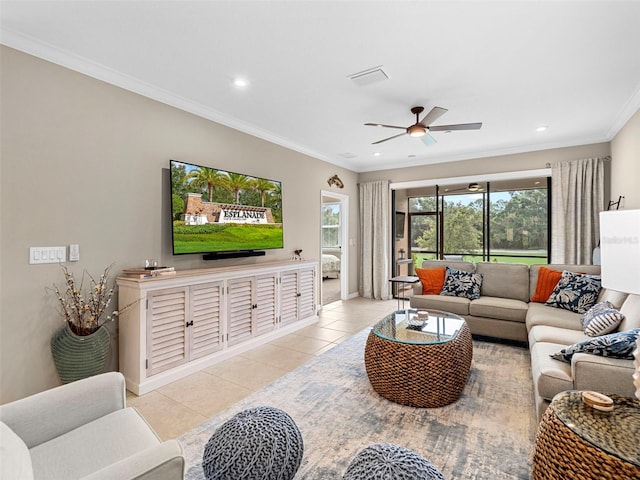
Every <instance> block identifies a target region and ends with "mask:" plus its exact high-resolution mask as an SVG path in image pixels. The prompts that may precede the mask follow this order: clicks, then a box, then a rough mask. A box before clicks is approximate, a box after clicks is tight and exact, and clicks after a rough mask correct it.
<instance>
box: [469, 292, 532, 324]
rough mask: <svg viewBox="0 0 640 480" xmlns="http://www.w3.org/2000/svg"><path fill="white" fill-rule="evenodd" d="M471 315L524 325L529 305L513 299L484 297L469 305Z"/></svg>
mask: <svg viewBox="0 0 640 480" xmlns="http://www.w3.org/2000/svg"><path fill="white" fill-rule="evenodd" d="M469 314H471V315H473V316H474V317H487V318H497V319H499V320H512V321H514V322H522V323H524V320H525V318H526V317H527V304H526V303H525V302H523V301H521V300H514V299H512V298H499V297H485V296H482V297H480V298H478V299H477V300H474V301H473V302H471V303H470V304H469Z"/></svg>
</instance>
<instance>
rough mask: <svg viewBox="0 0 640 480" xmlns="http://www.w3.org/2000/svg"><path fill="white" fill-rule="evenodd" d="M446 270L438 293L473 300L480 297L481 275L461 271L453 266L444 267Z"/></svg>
mask: <svg viewBox="0 0 640 480" xmlns="http://www.w3.org/2000/svg"><path fill="white" fill-rule="evenodd" d="M446 268H447V272H446V276H445V279H444V286H443V287H442V291H441V292H440V295H449V296H452V297H464V298H468V299H469V300H474V299H476V298H479V297H480V288H481V286H482V275H481V274H478V273H469V272H463V271H462V270H456V269H455V268H451V267H446Z"/></svg>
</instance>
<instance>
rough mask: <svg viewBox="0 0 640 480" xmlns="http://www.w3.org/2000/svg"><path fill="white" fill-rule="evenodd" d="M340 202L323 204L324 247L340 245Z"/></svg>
mask: <svg viewBox="0 0 640 480" xmlns="http://www.w3.org/2000/svg"><path fill="white" fill-rule="evenodd" d="M340 224H341V222H340V203H323V204H322V248H339V247H340V238H341V231H340Z"/></svg>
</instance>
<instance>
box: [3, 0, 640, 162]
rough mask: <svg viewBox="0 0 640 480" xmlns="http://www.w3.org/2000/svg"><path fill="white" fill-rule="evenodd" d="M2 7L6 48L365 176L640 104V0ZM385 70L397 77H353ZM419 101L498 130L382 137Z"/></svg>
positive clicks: (543, 144)
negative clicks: (365, 80)
mask: <svg viewBox="0 0 640 480" xmlns="http://www.w3.org/2000/svg"><path fill="white" fill-rule="evenodd" d="M0 15H1V20H2V23H1V26H2V35H1V37H0V38H1V41H2V43H4V44H5V45H8V46H11V47H13V48H17V49H19V50H23V51H25V52H27V53H31V54H33V55H36V56H39V57H42V58H45V59H47V60H50V61H53V62H55V63H59V64H61V65H65V66H67V67H70V68H72V69H75V70H78V71H80V72H84V73H86V74H89V75H92V76H94V77H96V78H99V79H102V80H105V81H108V82H111V83H113V84H116V85H119V86H122V87H124V88H127V89H129V90H132V91H135V92H138V93H141V94H143V95H146V96H149V97H151V98H155V99H157V100H160V101H163V102H165V103H167V104H170V105H174V106H176V107H179V108H182V109H184V110H187V111H190V112H193V113H195V114H198V115H201V116H203V117H206V118H209V119H211V120H214V121H216V122H219V123H222V124H225V125H229V126H231V127H233V128H237V129H239V130H242V131H246V132H248V133H250V134H253V135H256V136H258V137H261V138H265V139H267V140H270V141H272V142H275V143H278V144H280V145H284V146H286V147H289V148H292V149H294V150H297V151H299V152H302V153H305V154H308V155H311V156H313V157H316V158H319V159H321V160H325V161H328V162H331V163H334V164H337V165H342V166H344V167H346V168H349V169H351V170H354V171H358V172H362V171H372V170H380V169H387V168H396V167H402V166H409V165H423V164H430V163H439V162H447V161H456V160H463V159H467V158H477V157H486V156H489V155H499V154H507V153H517V152H523V151H531V150H540V149H548V148H555V147H563V146H572V145H581V144H589V143H597V142H603V141H609V140H611V139H612V138H613V136H614V135H615V134H616V133H617V132H618V130H619V129H620V128H621V127H622V126H623V125H624V124H625V123H626V121H627V120H628V119H629V118H630V117H631V115H632V114H633V113H634V112H635V111H636V110H637V109H638V107H639V106H640V48H639V47H640V2H638V1H626V2H622V1H567V2H561V1H539V0H538V1H509V2H506V1H502V2H487V1H455V0H449V1H428V0H426V1H420V2H417V1H414V2H409V1H398V0H395V1H291V0H289V1H264V0H263V1H242V0H241V1H238V0H235V1H89V0H85V1H41V2H35V1H26V0H20V1H4V0H3V1H2V2H1V10H0ZM380 65H381V66H382V68H383V69H384V71H385V72H386V73H387V74H388V75H389V77H390V79H389V80H387V81H384V82H380V83H374V84H370V85H366V86H358V85H356V84H355V83H354V82H353V81H352V80H350V79H349V78H348V77H349V76H350V75H352V74H354V73H356V72H360V71H363V70H367V69H370V68H372V67H377V66H380ZM236 76H243V77H244V78H246V79H247V80H248V82H249V86H248V87H246V88H244V89H238V88H237V87H234V85H233V80H234V78H235V77H236ZM415 105H422V106H424V107H425V109H426V110H425V111H428V110H429V109H430V108H431V107H433V106H440V107H444V108H448V109H449V112H448V113H446V114H445V115H444V116H442V117H441V118H440V119H439V120H438V121H437V122H435V123H434V124H435V125H441V124H452V123H469V122H483V127H482V129H481V130H477V131H459V132H452V133H443V132H434V133H433V134H432V136H433V137H434V138H436V139H437V141H438V143H437V144H436V145H433V146H429V147H427V146H425V145H424V144H423V143H422V142H421V141H420V140H419V139H415V138H411V137H409V136H404V137H401V138H399V139H395V140H391V141H389V142H385V143H382V144H380V145H377V146H376V145H371V143H372V142H374V141H376V140H380V139H382V138H385V137H388V136H391V135H394V134H396V133H401V131H399V130H391V129H381V128H376V127H367V126H364V125H363V124H364V123H366V122H379V123H385V124H392V125H401V126H409V125H410V124H412V123H414V121H415V120H414V117H413V116H412V114H411V113H410V111H409V109H410V107H412V106H415ZM542 124H545V125H549V129H548V130H547V131H545V132H537V131H536V127H537V126H539V125H542ZM374 152H380V156H378V157H374V156H373V153H374ZM345 154H349V155H347V156H352V158H345Z"/></svg>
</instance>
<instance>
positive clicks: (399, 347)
mask: <svg viewBox="0 0 640 480" xmlns="http://www.w3.org/2000/svg"><path fill="white" fill-rule="evenodd" d="M472 358H473V343H472V340H471V332H470V331H469V327H468V326H467V323H466V322H465V321H464V319H463V318H462V317H459V316H458V315H455V314H453V313H448V312H442V311H438V310H428V315H427V316H424V318H419V317H418V312H417V311H416V310H414V309H407V310H398V311H396V312H393V313H392V314H390V315H388V316H386V317H385V318H383V319H382V320H380V321H379V322H378V323H376V324H375V325H374V326H373V327H372V328H371V332H370V333H369V336H368V337H367V344H366V347H365V354H364V364H365V368H366V370H367V375H368V377H369V381H370V382H371V386H372V387H373V389H374V390H375V391H376V392H377V393H379V394H380V395H382V396H383V397H385V398H386V399H388V400H391V401H392V402H395V403H399V404H401V405H410V406H413V407H442V406H444V405H448V404H450V403H452V402H455V401H456V400H457V399H458V398H460V395H461V394H462V390H463V389H464V386H465V385H466V383H467V378H468V376H469V369H470V368H471V360H472Z"/></svg>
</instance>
